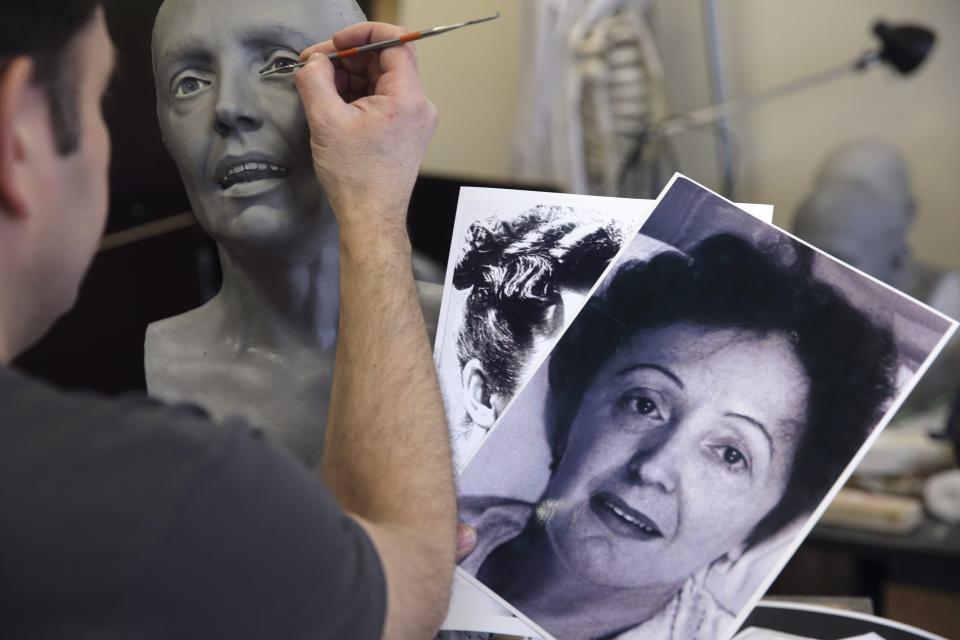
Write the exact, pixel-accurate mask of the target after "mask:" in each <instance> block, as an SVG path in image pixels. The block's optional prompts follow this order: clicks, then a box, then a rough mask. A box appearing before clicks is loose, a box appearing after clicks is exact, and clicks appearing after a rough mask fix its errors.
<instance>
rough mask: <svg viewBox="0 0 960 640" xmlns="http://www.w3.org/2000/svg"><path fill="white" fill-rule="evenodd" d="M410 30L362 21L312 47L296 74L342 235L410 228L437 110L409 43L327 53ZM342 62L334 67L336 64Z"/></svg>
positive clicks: (319, 167) (316, 156)
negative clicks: (333, 56) (345, 54)
mask: <svg viewBox="0 0 960 640" xmlns="http://www.w3.org/2000/svg"><path fill="white" fill-rule="evenodd" d="M403 33H406V32H405V31H404V30H403V29H401V28H400V27H395V26H391V25H386V24H379V23H364V24H358V25H355V26H353V27H351V28H349V29H346V30H344V31H341V32H340V33H338V34H337V35H336V36H334V38H333V40H330V41H327V42H324V43H322V44H318V45H315V46H313V47H310V48H309V49H306V50H305V51H304V52H303V53H302V54H301V57H302V59H304V60H309V61H310V62H309V64H307V65H306V66H305V67H303V68H302V69H300V71H298V72H297V75H296V84H297V89H298V90H299V91H300V95H301V98H302V99H303V103H304V108H305V110H306V114H307V120H308V122H309V124H310V132H311V147H312V150H313V161H314V167H315V169H316V172H317V176H318V178H319V179H320V182H321V184H322V185H323V187H324V189H325V190H326V193H327V197H328V198H329V199H330V202H331V204H332V205H333V208H334V211H335V213H336V216H337V221H338V222H339V224H340V227H341V234H344V233H346V234H353V232H354V231H357V235H359V237H364V235H367V237H369V234H370V233H371V232H377V231H380V230H383V229H387V230H394V229H402V230H404V231H405V229H406V211H407V205H408V202H409V199H410V194H411V192H412V190H413V185H414V182H415V181H416V178H417V173H418V171H419V168H420V162H421V160H422V159H423V155H424V153H425V151H426V148H427V145H428V144H429V142H430V138H431V137H432V136H433V132H434V131H435V130H436V123H437V111H436V108H435V107H434V106H433V104H432V103H431V102H430V101H429V100H428V99H427V98H426V96H425V95H424V93H423V88H422V86H421V84H420V78H419V76H418V74H417V61H416V55H415V53H414V50H413V47H412V46H410V45H404V46H398V47H393V48H390V49H386V50H383V51H380V52H374V53H368V54H363V55H359V56H355V57H352V58H347V59H346V60H342V61H337V62H336V63H332V62H331V61H330V60H328V59H327V57H326V55H325V54H327V53H330V52H333V51H335V50H338V49H347V48H351V47H358V46H361V45H365V44H368V43H371V42H377V41H380V40H386V39H388V38H393V37H396V36H399V35H402V34H403ZM335 65H336V66H335Z"/></svg>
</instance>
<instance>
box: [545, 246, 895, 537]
mask: <svg viewBox="0 0 960 640" xmlns="http://www.w3.org/2000/svg"><path fill="white" fill-rule="evenodd" d="M783 248H786V247H777V248H769V249H767V250H761V249H759V248H757V247H755V246H753V245H752V244H750V243H749V242H748V241H746V240H744V239H742V238H740V237H738V236H734V235H731V234H718V235H715V236H712V237H709V238H707V239H706V240H704V241H703V242H701V243H700V244H699V245H698V246H697V247H696V248H695V249H694V250H693V251H692V253H691V254H690V256H689V257H687V256H683V255H682V254H673V253H667V254H662V255H659V256H656V257H654V258H652V259H651V260H650V261H649V262H632V263H627V264H626V265H624V266H623V267H621V268H620V269H619V270H618V271H617V272H616V274H615V276H614V278H613V281H612V283H611V284H610V287H609V288H608V289H607V290H606V291H605V292H604V294H603V295H602V296H596V297H594V298H592V299H591V300H590V301H589V302H588V303H587V305H586V307H584V310H583V311H582V312H581V314H580V316H579V317H578V318H577V320H576V321H575V322H574V323H573V325H572V326H571V327H570V329H569V331H568V332H567V333H566V335H565V336H564V337H563V338H562V339H561V340H560V342H559V344H558V345H557V348H556V349H555V351H554V354H553V357H552V359H551V361H550V371H549V375H550V398H549V404H548V429H549V433H550V439H551V442H552V445H553V448H554V465H556V463H557V462H558V461H559V459H560V457H562V455H563V452H564V450H565V448H566V442H567V436H568V431H569V428H570V425H571V424H572V422H573V420H574V418H575V417H576V414H577V412H578V411H579V407H580V404H581V401H582V398H583V394H584V393H585V392H586V390H587V388H588V387H589V386H590V384H591V383H592V382H593V379H594V377H595V376H596V374H597V372H598V371H599V370H600V368H601V367H602V366H603V365H604V363H606V362H607V361H608V360H609V359H610V358H611V357H612V356H613V355H614V354H615V353H616V351H617V350H618V349H619V348H622V347H623V345H625V344H627V343H628V342H629V340H630V339H631V337H632V336H633V335H634V334H635V333H636V332H637V331H640V330H643V329H651V328H657V327H664V326H667V325H671V324H674V323H677V322H683V321H687V322H693V323H696V324H699V325H704V326H707V327H716V328H721V329H727V328H734V329H743V330H747V331H751V332H756V333H757V334H760V335H770V334H779V335H782V336H784V337H785V338H786V339H787V340H788V341H789V342H790V344H791V345H792V347H793V351H794V353H795V354H796V356H797V358H798V359H799V361H800V362H801V364H802V366H803V369H804V372H805V373H806V377H807V380H808V381H809V384H810V391H809V395H808V399H807V413H806V415H805V416H802V417H803V418H805V419H804V421H803V423H804V429H803V433H802V434H801V435H800V437H799V439H798V441H797V448H796V451H795V454H794V457H793V461H792V464H791V466H790V469H789V476H788V480H787V487H786V490H785V492H784V495H783V496H782V497H781V499H780V501H779V503H778V504H777V505H776V506H774V507H773V509H771V510H770V512H769V513H767V515H766V516H765V517H764V518H763V520H761V521H760V522H759V523H758V524H757V525H756V527H755V528H754V530H753V533H752V534H751V535H750V538H749V539H748V541H747V542H748V544H750V545H752V544H755V543H758V542H760V541H762V540H764V539H766V538H767V537H769V536H770V535H772V534H773V533H775V532H777V531H779V530H780V529H781V528H783V527H784V526H786V525H787V524H789V523H790V522H791V521H793V520H794V519H795V518H796V517H798V516H800V515H801V514H804V513H808V512H810V511H812V510H813V508H814V507H815V506H816V505H817V504H818V503H819V502H820V501H821V500H822V499H823V497H824V496H825V495H826V493H827V491H828V490H829V488H830V487H831V486H832V485H833V483H834V482H836V479H837V477H838V476H839V474H840V472H841V471H842V470H843V469H844V468H845V467H846V466H847V464H848V463H849V462H850V459H851V458H852V457H853V455H854V454H855V453H856V451H857V450H858V449H859V448H860V447H861V446H862V444H863V442H864V441H865V439H866V437H867V435H868V434H869V433H870V430H871V429H872V428H873V427H874V426H875V425H876V422H877V421H878V419H879V417H880V415H881V413H882V410H883V407H884V405H885V402H886V400H887V399H889V397H890V396H891V395H892V393H893V389H894V383H893V377H894V371H895V368H896V359H897V357H896V347H895V343H894V339H893V336H892V334H891V332H890V330H889V329H887V328H886V327H884V326H881V325H880V324H879V323H877V322H876V321H875V320H873V319H871V318H870V317H869V316H868V315H867V314H866V313H864V312H862V311H860V310H858V309H856V308H854V307H853V305H851V304H850V303H849V302H848V301H847V300H846V299H845V298H844V297H843V295H841V294H840V293H839V292H838V291H837V290H835V289H834V288H833V287H832V286H830V285H828V284H826V283H824V282H822V281H820V280H818V279H816V278H814V277H813V276H812V275H811V269H812V265H813V260H814V253H813V251H811V250H810V249H807V248H806V247H802V246H799V245H795V246H794V247H793V251H794V253H795V259H794V261H793V262H792V264H786V263H785V261H784V260H782V259H781V256H782V255H783V251H782V250H780V249H783ZM757 392H758V393H762V392H763V391H762V390H758V391H757Z"/></svg>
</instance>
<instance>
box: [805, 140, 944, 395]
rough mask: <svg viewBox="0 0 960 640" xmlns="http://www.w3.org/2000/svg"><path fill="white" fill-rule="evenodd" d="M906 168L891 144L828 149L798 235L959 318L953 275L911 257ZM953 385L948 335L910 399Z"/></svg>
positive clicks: (867, 142) (910, 193)
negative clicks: (940, 351)
mask: <svg viewBox="0 0 960 640" xmlns="http://www.w3.org/2000/svg"><path fill="white" fill-rule="evenodd" d="M915 209H916V205H915V201H914V196H913V189H912V188H911V185H910V171H909V168H908V166H907V162H906V160H905V159H904V156H903V154H902V153H901V151H900V150H899V149H897V148H896V147H895V146H893V145H890V144H887V143H885V142H880V141H876V140H865V141H860V142H853V143H848V144H845V145H843V146H841V147H840V148H839V149H837V150H836V151H835V152H834V153H833V154H832V155H830V156H829V157H828V158H827V160H826V162H824V164H823V166H822V167H821V168H820V172H819V174H818V175H817V178H816V181H815V184H814V187H813V189H812V190H811V193H810V194H809V195H808V196H807V198H806V199H805V200H804V201H803V203H802V204H801V205H800V208H799V209H798V211H797V216H796V219H795V221H794V231H795V232H796V234H797V235H798V236H800V237H801V238H803V239H804V240H806V241H807V242H810V243H811V244H813V245H814V246H816V247H817V248H819V249H822V250H824V251H826V252H827V253H829V254H831V255H833V256H835V257H837V258H839V259H841V260H843V261H844V262H847V263H848V264H850V265H851V266H854V267H856V268H858V269H860V270H861V271H864V272H866V273H868V274H870V275H872V276H873V277H875V278H877V279H879V280H882V281H884V282H886V283H887V284H889V285H891V286H892V287H894V288H896V289H899V290H900V291H903V292H904V293H907V294H909V295H911V296H913V297H914V298H917V299H918V300H921V301H923V302H926V303H927V304H929V305H930V306H932V307H934V308H935V309H938V310H939V311H942V312H943V313H945V314H947V315H948V316H952V317H957V316H960V274H958V273H956V272H950V271H945V270H943V269H939V268H937V267H934V266H930V265H925V264H923V263H921V262H920V261H918V260H917V259H916V258H915V257H914V256H913V253H912V252H911V250H910V245H909V242H908V240H909V233H910V229H911V227H912V225H913V223H914V221H915ZM958 384H960V340H957V339H955V340H954V341H953V342H952V343H951V346H950V347H948V349H947V351H946V352H945V353H944V355H943V356H941V357H940V358H939V359H938V360H937V362H936V363H935V364H934V366H933V367H932V368H931V369H930V371H929V372H928V373H927V375H926V376H925V377H924V379H923V381H922V382H921V384H920V385H919V386H918V388H917V391H916V392H914V394H913V395H912V396H911V398H910V402H911V404H913V405H919V404H924V403H926V402H928V401H931V400H936V399H939V397H941V396H942V395H943V394H944V393H945V392H948V391H952V390H953V389H955V388H956V386H957V385H958Z"/></svg>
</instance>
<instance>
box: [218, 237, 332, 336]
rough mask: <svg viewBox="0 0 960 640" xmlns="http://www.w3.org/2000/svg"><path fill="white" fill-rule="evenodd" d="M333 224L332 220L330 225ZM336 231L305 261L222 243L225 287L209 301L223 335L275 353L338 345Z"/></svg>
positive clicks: (322, 241) (221, 254)
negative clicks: (240, 249) (270, 256)
mask: <svg viewBox="0 0 960 640" xmlns="http://www.w3.org/2000/svg"><path fill="white" fill-rule="evenodd" d="M331 227H333V225H331ZM339 257H340V256H339V244H338V240H337V231H336V228H335V227H333V228H331V229H329V230H328V232H327V233H325V234H324V236H323V238H322V239H321V241H320V243H319V246H318V247H317V251H316V252H314V253H313V255H312V256H310V257H309V258H305V259H303V260H296V261H294V260H286V259H278V260H265V259H263V257H262V256H256V257H253V256H249V255H247V254H244V253H242V252H235V251H231V250H230V249H229V248H227V247H223V246H221V247H220V264H221V267H222V270H223V287H222V288H221V290H220V293H218V294H217V297H216V298H215V299H214V301H213V304H214V305H216V306H218V307H219V311H220V313H218V314H217V316H218V317H219V318H220V319H221V322H222V324H223V327H222V328H223V334H222V335H225V336H227V337H228V339H229V340H231V341H235V342H236V343H237V345H238V346H240V347H241V348H260V349H265V350H268V351H271V352H274V353H284V352H289V351H292V350H297V351H302V350H303V349H304V348H305V347H306V348H314V349H318V350H323V351H332V350H333V349H334V348H335V345H336V338H337V322H338V317H339V302H340V295H339V290H340V281H339V276H340V259H339Z"/></svg>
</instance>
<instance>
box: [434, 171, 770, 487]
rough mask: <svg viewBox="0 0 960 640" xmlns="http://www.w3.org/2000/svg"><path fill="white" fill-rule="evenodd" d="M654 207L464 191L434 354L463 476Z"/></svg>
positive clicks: (653, 247)
mask: <svg viewBox="0 0 960 640" xmlns="http://www.w3.org/2000/svg"><path fill="white" fill-rule="evenodd" d="M654 204H655V203H654V201H652V200H630V199H623V198H606V197H597V196H579V195H569V194H553V193H538V192H529V191H513V190H501V189H480V188H465V189H463V190H462V191H461V196H460V203H459V208H458V212H457V221H456V225H455V230H454V236H453V237H454V240H453V246H452V248H451V254H450V255H451V260H450V264H449V267H448V273H447V282H446V286H445V287H444V299H443V302H442V304H441V310H440V320H439V323H438V331H437V342H436V351H435V359H436V361H437V367H438V371H439V375H440V384H441V388H442V390H443V393H444V398H445V401H446V407H447V417H448V423H449V424H450V425H451V431H452V434H451V435H452V440H453V450H454V458H455V466H456V467H457V468H458V469H459V468H462V467H463V466H464V465H465V464H466V463H467V462H468V461H469V459H470V456H472V455H473V454H474V452H476V450H477V449H478V448H479V446H480V445H481V443H482V442H483V439H484V438H485V437H486V435H487V433H489V431H490V429H491V428H492V427H493V425H494V424H495V423H496V420H497V418H498V417H499V415H500V414H501V413H502V412H503V409H504V408H505V407H506V405H507V404H508V403H509V402H510V400H511V399H512V398H513V396H514V395H515V394H516V392H517V390H518V389H520V388H522V387H523V385H524V384H526V382H527V381H528V380H529V379H530V376H531V375H532V374H533V372H534V371H536V368H537V366H539V364H540V363H541V362H542V361H543V359H544V358H545V357H546V356H547V355H548V354H549V353H550V350H551V349H552V348H553V345H554V344H556V341H557V339H558V338H559V336H560V335H561V334H562V333H563V331H564V330H565V329H566V328H567V327H568V326H569V324H570V322H571V321H572V320H573V318H574V317H576V315H577V313H578V312H579V310H580V308H581V307H582V306H583V304H584V303H585V302H586V300H587V297H588V294H589V292H590V291H591V290H592V289H593V288H594V286H595V285H596V283H597V281H598V279H599V278H600V276H601V275H602V274H603V273H604V271H606V269H607V267H608V266H609V265H610V263H611V262H612V261H613V259H614V258H615V257H616V256H617V255H618V254H619V253H620V251H621V249H623V246H624V244H625V240H626V239H627V238H630V237H633V236H634V235H635V234H636V232H637V230H639V228H640V226H641V225H642V224H643V222H644V221H645V220H646V219H647V217H649V215H650V213H651V212H652V210H653V206H654ZM748 206H749V205H748ZM750 211H751V213H753V214H754V215H757V216H759V217H760V218H762V219H765V220H768V221H769V220H770V219H771V218H772V215H773V211H772V207H768V206H762V205H755V206H750ZM668 248H669V247H668V246H667V245H665V244H662V243H659V242H656V241H654V240H651V241H650V242H649V243H647V245H645V246H643V247H639V246H638V247H636V248H635V250H639V251H642V252H643V254H644V255H649V254H652V253H656V252H658V251H661V250H665V249H668Z"/></svg>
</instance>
